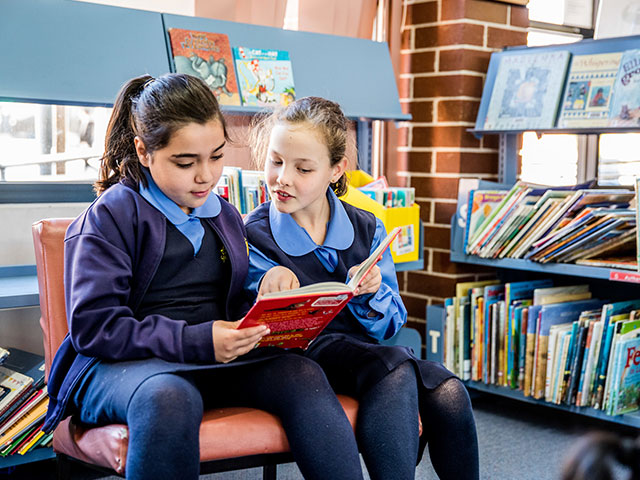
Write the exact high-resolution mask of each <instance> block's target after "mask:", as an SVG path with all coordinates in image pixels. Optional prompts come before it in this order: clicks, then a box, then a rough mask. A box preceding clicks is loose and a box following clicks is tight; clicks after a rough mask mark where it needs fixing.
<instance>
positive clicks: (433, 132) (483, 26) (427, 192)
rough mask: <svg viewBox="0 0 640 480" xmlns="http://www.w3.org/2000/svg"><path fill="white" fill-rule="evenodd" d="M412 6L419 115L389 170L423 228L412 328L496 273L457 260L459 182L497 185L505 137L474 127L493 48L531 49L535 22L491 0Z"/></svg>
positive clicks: (403, 93) (410, 89) (409, 28)
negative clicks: (410, 194) (459, 288)
mask: <svg viewBox="0 0 640 480" xmlns="http://www.w3.org/2000/svg"><path fill="white" fill-rule="evenodd" d="M403 8H406V12H405V21H404V25H403V26H402V27H401V36H402V38H401V46H400V72H399V84H398V86H399V90H400V101H401V103H402V105H403V109H404V111H405V112H408V113H411V115H412V116H413V119H412V120H411V122H406V123H405V124H403V125H402V126H401V127H400V129H399V131H398V138H397V155H396V158H395V159H393V158H392V159H391V160H390V163H391V164H392V165H390V168H391V169H393V168H394V166H395V167H396V169H397V176H398V177H397V178H398V183H403V184H406V185H408V186H412V187H415V189H416V198H417V201H418V202H419V203H420V208H421V216H422V221H423V222H424V232H423V233H424V259H425V266H424V270H421V271H413V272H405V273H402V274H400V288H401V293H402V297H403V299H404V301H405V304H406V305H407V309H408V311H409V317H410V324H411V323H413V324H414V325H413V326H414V327H417V328H420V325H419V324H420V323H422V324H424V321H425V320H424V318H425V315H424V312H425V307H426V306H427V305H430V304H435V303H441V302H442V301H443V299H444V297H448V296H453V295H454V294H455V284H456V283H457V282H461V281H470V280H475V279H477V278H479V277H480V276H483V275H484V276H486V275H487V273H488V272H490V271H489V270H483V269H482V268H477V267H476V268H474V267H470V266H468V265H456V264H452V263H451V262H450V261H449V253H450V250H449V248H450V243H449V235H450V230H451V229H450V226H449V225H450V220H451V216H452V215H453V213H454V212H455V209H456V199H457V188H458V180H459V179H460V178H462V177H481V178H484V179H488V180H496V179H497V172H498V153H497V148H498V139H497V136H495V135H490V136H486V137H484V138H483V139H477V138H475V137H474V136H473V135H472V134H470V133H468V132H467V129H469V128H472V127H473V126H474V125H475V119H476V114H477V111H478V107H479V105H480V97H481V95H482V87H483V83H484V78H485V74H486V71H487V67H488V64H489V57H490V55H491V52H493V51H496V50H499V49H502V48H503V47H505V46H508V45H524V44H526V40H527V33H526V28H527V26H528V23H529V20H528V10H527V8H526V7H522V6H515V5H514V6H511V5H508V4H506V3H502V2H498V1H490V0H431V1H407V0H404V5H403ZM403 177H404V178H403Z"/></svg>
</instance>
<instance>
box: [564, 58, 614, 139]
mask: <svg viewBox="0 0 640 480" xmlns="http://www.w3.org/2000/svg"><path fill="white" fill-rule="evenodd" d="M621 57H622V52H612V53H597V54H589V55H574V56H573V58H572V59H571V67H570V68H569V74H568V78H567V85H566V88H565V92H564V97H563V101H562V107H561V111H560V118H559V119H558V127H560V128H580V127H605V126H607V122H608V121H609V108H610V107H611V97H612V95H613V86H614V82H615V80H616V75H617V74H618V67H619V66H620V58H621Z"/></svg>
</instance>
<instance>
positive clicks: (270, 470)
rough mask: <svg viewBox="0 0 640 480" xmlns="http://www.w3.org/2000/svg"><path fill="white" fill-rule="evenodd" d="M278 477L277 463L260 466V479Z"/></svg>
mask: <svg viewBox="0 0 640 480" xmlns="http://www.w3.org/2000/svg"><path fill="white" fill-rule="evenodd" d="M277 477H278V465H265V466H264V467H262V480H276V478H277Z"/></svg>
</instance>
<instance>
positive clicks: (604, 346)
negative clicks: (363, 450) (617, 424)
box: [442, 279, 640, 415]
mask: <svg viewBox="0 0 640 480" xmlns="http://www.w3.org/2000/svg"><path fill="white" fill-rule="evenodd" d="M444 330H445V331H444V332H442V336H443V338H444V364H445V366H446V367H447V368H449V369H450V370H451V371H453V372H454V373H456V374H457V375H458V376H459V377H460V378H462V379H463V380H472V381H477V382H483V383H485V384H489V385H497V386H502V387H507V388H511V389H514V390H521V391H522V392H523V394H524V395H525V396H531V397H533V398H536V399H542V400H545V401H547V402H550V403H555V404H564V405H575V406H578V407H591V408H594V409H599V410H604V411H605V412H606V413H607V414H608V415H618V414H622V413H628V412H632V411H635V410H638V409H640V299H638V300H628V301H622V302H615V303H609V302H605V301H602V300H598V299H594V298H592V294H591V292H590V290H589V286H588V285H568V286H559V287H558V286H553V284H552V281H551V280H547V279H542V280H533V281H526V282H512V283H504V284H501V283H499V282H498V281H497V280H488V281H482V282H465V283H459V284H458V285H457V286H456V297H451V298H447V299H446V300H445V322H444Z"/></svg>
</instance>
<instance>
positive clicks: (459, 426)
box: [357, 362, 479, 480]
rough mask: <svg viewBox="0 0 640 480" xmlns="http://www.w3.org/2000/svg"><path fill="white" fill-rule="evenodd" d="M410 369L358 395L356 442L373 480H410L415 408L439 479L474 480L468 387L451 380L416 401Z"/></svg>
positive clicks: (475, 466) (404, 368) (475, 469)
mask: <svg viewBox="0 0 640 480" xmlns="http://www.w3.org/2000/svg"><path fill="white" fill-rule="evenodd" d="M417 385H418V382H417V378H416V374H415V369H414V367H413V365H412V364H411V363H409V362H405V363H403V364H401V365H399V366H398V367H396V368H395V369H394V370H392V371H391V372H390V373H389V374H388V375H386V376H385V377H384V378H383V379H382V380H380V381H379V382H378V383H377V384H376V385H374V386H373V387H372V388H370V389H369V390H368V391H367V392H365V393H364V395H362V397H361V399H360V408H359V411H358V428H357V439H358V445H359V447H360V452H361V453H362V456H363V458H364V460H365V463H366V465H367V469H368V471H369V474H370V476H371V478H372V479H374V480H375V479H379V480H395V479H398V480H400V479H413V478H414V477H415V464H416V459H417V456H418V414H417V412H418V404H419V405H420V413H421V417H422V429H423V433H422V434H423V435H424V436H426V437H425V438H426V440H427V442H428V445H429V454H430V457H431V463H432V464H433V467H434V469H435V471H436V473H437V474H438V477H439V478H440V479H442V480H448V479H456V480H464V479H474V480H475V479H477V478H479V466H478V440H477V436H476V426H475V421H474V418H473V412H472V410H471V402H470V400H469V396H468V394H467V391H466V389H465V388H464V386H463V385H462V383H461V382H460V381H459V380H458V379H456V378H450V379H447V380H445V381H444V382H443V383H441V384H440V385H439V386H438V387H437V388H435V389H434V390H425V391H424V392H423V394H422V395H421V397H420V401H419V402H418V388H417Z"/></svg>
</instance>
